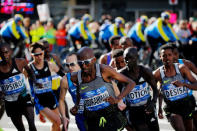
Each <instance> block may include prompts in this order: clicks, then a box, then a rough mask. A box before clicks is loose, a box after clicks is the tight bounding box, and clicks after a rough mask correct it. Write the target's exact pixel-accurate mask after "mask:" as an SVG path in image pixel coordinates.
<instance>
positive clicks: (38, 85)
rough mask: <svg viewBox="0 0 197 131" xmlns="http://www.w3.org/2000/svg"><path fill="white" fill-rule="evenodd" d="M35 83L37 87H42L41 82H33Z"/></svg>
mask: <svg viewBox="0 0 197 131" xmlns="http://www.w3.org/2000/svg"><path fill="white" fill-rule="evenodd" d="M35 85H36V86H37V87H39V88H43V86H42V84H40V83H35Z"/></svg>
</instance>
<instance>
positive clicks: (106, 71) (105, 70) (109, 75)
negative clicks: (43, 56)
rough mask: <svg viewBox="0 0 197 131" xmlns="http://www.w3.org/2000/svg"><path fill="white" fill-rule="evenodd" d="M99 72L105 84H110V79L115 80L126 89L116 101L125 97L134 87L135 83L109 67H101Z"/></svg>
mask: <svg viewBox="0 0 197 131" xmlns="http://www.w3.org/2000/svg"><path fill="white" fill-rule="evenodd" d="M101 71H102V76H103V79H104V80H105V81H106V82H110V81H111V79H115V80H118V81H119V82H123V83H125V84H126V88H125V89H124V90H123V91H122V92H121V93H120V95H119V96H117V99H118V101H119V100H121V99H122V98H123V97H125V96H126V95H127V94H128V93H129V92H130V91H131V90H132V89H133V88H134V87H135V82H134V81H133V80H131V79H129V78H128V77H126V76H125V75H123V74H121V73H118V72H117V71H115V70H114V69H113V68H112V67H110V66H106V65H101Z"/></svg>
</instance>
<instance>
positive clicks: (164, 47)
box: [159, 43, 174, 54]
mask: <svg viewBox="0 0 197 131" xmlns="http://www.w3.org/2000/svg"><path fill="white" fill-rule="evenodd" d="M167 49H171V50H172V51H173V50H174V47H173V46H172V44H171V43H167V44H164V45H162V46H161V47H160V49H159V53H160V54H161V51H162V50H167Z"/></svg>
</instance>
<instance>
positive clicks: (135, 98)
mask: <svg viewBox="0 0 197 131" xmlns="http://www.w3.org/2000/svg"><path fill="white" fill-rule="evenodd" d="M149 97H150V88H149V86H148V83H147V82H144V83H142V84H140V85H136V86H135V87H134V88H133V90H132V91H131V92H130V93H129V94H128V95H127V96H126V101H127V102H128V103H129V104H130V105H131V106H132V105H133V106H134V105H136V104H140V103H143V104H145V103H146V102H147V99H148V98H149Z"/></svg>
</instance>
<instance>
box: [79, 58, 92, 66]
mask: <svg viewBox="0 0 197 131" xmlns="http://www.w3.org/2000/svg"><path fill="white" fill-rule="evenodd" d="M93 59H94V57H93V58H90V59H87V60H83V61H81V60H78V64H79V66H82V65H83V64H85V65H88V64H90V63H91V61H92V60H93Z"/></svg>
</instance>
